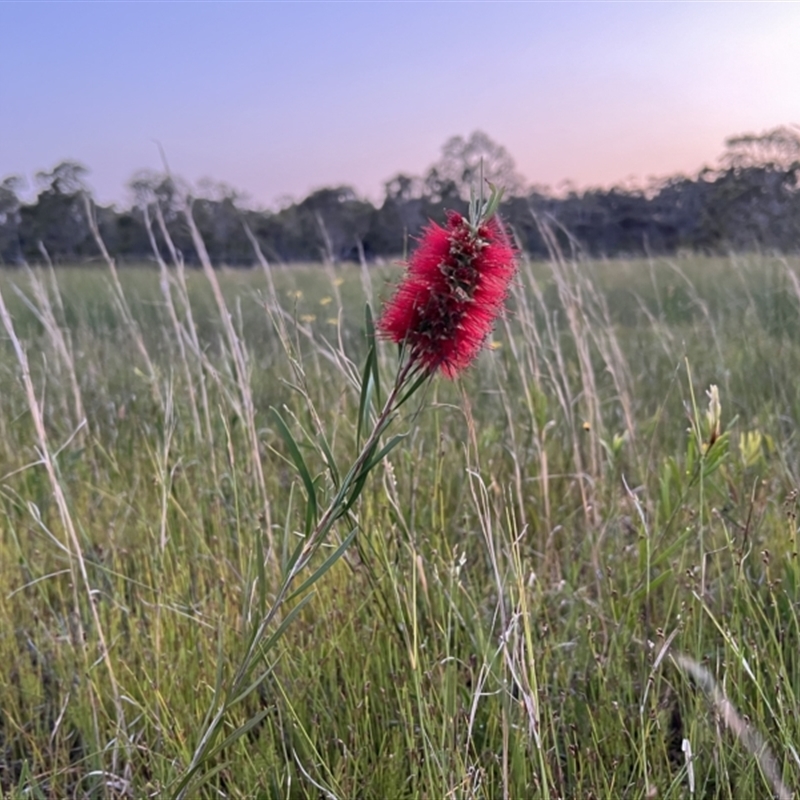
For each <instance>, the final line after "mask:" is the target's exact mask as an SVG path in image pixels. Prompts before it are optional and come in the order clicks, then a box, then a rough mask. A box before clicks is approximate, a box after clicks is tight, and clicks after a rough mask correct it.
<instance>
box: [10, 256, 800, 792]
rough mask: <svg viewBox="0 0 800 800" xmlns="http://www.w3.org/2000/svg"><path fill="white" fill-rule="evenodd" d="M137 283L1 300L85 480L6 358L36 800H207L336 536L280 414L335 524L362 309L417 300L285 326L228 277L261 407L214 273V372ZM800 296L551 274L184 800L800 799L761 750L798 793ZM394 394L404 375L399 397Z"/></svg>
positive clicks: (752, 279) (279, 294)
mask: <svg viewBox="0 0 800 800" xmlns="http://www.w3.org/2000/svg"><path fill="white" fill-rule="evenodd" d="M119 276H120V282H121V290H122V294H120V293H119V292H118V291H117V290H116V289H115V288H114V285H113V283H112V282H111V281H110V275H109V272H108V271H107V270H106V269H105V268H104V267H100V266H98V267H92V268H86V267H82V268H64V269H59V270H58V271H57V280H58V291H56V290H55V287H54V285H52V284H51V283H50V275H49V273H47V272H46V271H41V272H38V271H37V272H36V273H35V275H34V278H33V281H34V282H36V281H38V282H39V287H40V289H41V292H40V295H39V299H38V300H36V299H35V295H34V285H33V283H31V278H29V276H28V275H27V274H26V273H25V272H23V271H6V272H3V273H0V292H2V295H3V297H4V299H5V303H6V305H7V306H8V308H9V311H10V313H11V315H12V317H13V320H14V326H15V330H16V333H17V335H18V336H19V337H20V338H21V339H22V341H23V343H24V345H25V348H26V352H27V357H28V360H29V362H30V372H31V380H32V386H33V389H34V398H35V399H34V402H35V405H36V408H37V409H38V410H39V412H40V413H41V415H42V418H43V421H44V425H45V430H46V436H47V446H48V450H49V453H50V454H51V455H52V464H53V475H52V476H49V475H48V472H47V470H46V468H45V465H44V464H43V463H42V461H43V459H42V454H41V452H40V447H39V442H38V440H37V434H36V430H35V425H34V412H33V409H32V407H31V399H30V398H29V397H28V396H27V395H26V393H25V389H24V386H23V382H22V377H21V376H22V373H21V366H20V363H19V359H18V356H17V355H16V353H15V351H14V348H13V346H12V341H11V340H10V338H9V337H8V336H6V331H5V328H3V327H2V326H0V387H1V388H0V787H1V788H2V791H3V793H4V794H5V796H7V797H11V798H17V797H19V798H23V797H25V798H28V797H45V798H64V797H73V796H75V797H90V798H95V797H97V798H103V797H136V798H139V797H147V796H162V797H169V796H171V794H172V793H174V792H175V790H176V787H177V786H178V782H179V781H180V780H181V778H182V777H183V776H184V775H185V773H186V770H187V768H188V766H189V764H190V763H191V762H192V758H193V755H194V754H195V751H196V748H197V745H198V742H199V740H200V737H201V735H202V731H203V721H204V719H205V718H206V715H207V714H208V713H209V710H210V709H211V710H212V711H213V710H214V709H215V702H217V701H218V700H219V698H220V696H221V695H222V694H224V691H225V688H226V687H227V686H230V683H231V681H232V679H233V675H234V673H235V671H236V669H237V667H238V666H239V665H240V663H241V661H242V659H243V657H244V654H245V652H246V649H247V645H248V635H249V633H250V632H251V631H252V630H253V627H254V626H255V625H256V624H257V622H258V620H259V619H262V618H263V616H264V614H265V613H266V611H267V610H268V608H269V607H270V604H271V601H272V600H273V599H274V597H275V594H276V592H277V590H278V586H279V578H280V575H281V574H282V573H283V572H285V570H286V568H287V562H288V560H289V558H290V554H291V552H292V551H293V550H294V548H295V547H296V546H297V543H298V542H299V541H300V536H301V532H302V531H303V529H304V526H305V520H306V506H305V503H306V494H305V491H306V490H305V487H304V484H303V481H302V480H301V478H300V476H299V475H298V474H297V470H296V469H295V467H294V464H293V463H292V459H291V454H290V453H289V451H288V450H287V446H286V443H285V441H284V439H283V438H282V437H281V435H280V432H279V431H278V430H277V428H276V425H275V420H274V417H273V416H272V415H271V413H270V412H269V409H270V407H275V408H278V409H280V410H281V414H282V416H283V419H284V420H286V422H287V424H288V426H289V428H290V430H291V431H292V435H293V436H294V437H295V440H296V441H297V442H298V443H299V447H300V451H301V453H302V456H303V458H304V460H305V463H306V464H307V466H308V470H309V472H310V474H311V476H312V479H313V481H314V487H315V492H316V494H317V496H318V500H319V502H320V504H321V506H322V507H324V506H325V505H326V504H327V503H328V502H329V501H330V499H331V497H332V496H333V493H334V487H333V484H332V480H331V478H330V474H329V472H328V470H327V469H326V465H325V460H324V457H323V452H322V450H321V449H320V445H319V433H320V432H321V431H324V433H325V435H326V437H327V441H328V442H329V445H330V449H331V451H332V454H333V456H334V458H335V460H336V463H337V464H338V465H339V469H340V471H346V469H347V468H348V466H349V464H350V463H352V461H353V460H354V458H355V457H356V455H357V432H356V419H357V416H358V410H359V386H358V379H357V378H358V375H359V374H360V369H361V367H362V365H363V362H364V359H365V357H366V354H367V342H366V341H365V337H364V305H365V293H369V292H371V291H374V293H375V297H374V299H375V301H376V307H377V300H378V298H379V297H380V296H384V297H385V296H386V295H387V292H388V287H389V283H390V281H392V280H394V279H395V278H396V277H397V273H396V271H394V270H392V269H386V270H383V271H374V272H373V273H372V274H371V276H370V279H371V284H372V287H371V288H370V287H369V286H368V285H365V278H364V276H363V274H362V271H361V270H360V269H359V268H357V267H350V266H343V267H336V268H327V269H326V268H322V267H319V266H308V267H296V268H291V269H289V268H287V269H282V270H275V271H274V273H273V277H274V282H275V295H274V296H273V295H271V293H270V291H269V289H268V283H267V281H266V278H265V275H264V273H263V272H262V271H260V270H258V271H240V272H225V271H223V272H221V273H220V274H219V280H220V284H221V288H222V291H223V295H224V299H225V302H226V305H227V308H228V310H229V311H230V315H231V320H232V323H233V329H234V330H235V332H236V335H237V341H241V342H243V356H242V361H240V362H238V366H241V364H244V366H245V372H246V375H245V376H244V377H243V376H242V374H240V372H239V371H237V369H238V366H237V361H236V356H235V354H234V352H233V348H234V347H235V345H233V344H232V340H231V338H230V332H229V331H228V332H226V328H225V325H224V324H223V321H222V317H221V315H220V311H219V309H218V306H217V304H216V301H215V299H214V296H213V293H212V291H211V288H210V286H209V283H208V281H207V279H206V277H205V276H204V274H203V273H202V272H190V273H187V284H186V287H187V294H186V297H187V298H188V301H189V305H190V308H191V320H190V319H189V317H188V315H187V308H186V307H185V305H184V304H183V302H182V297H183V295H182V294H181V292H180V286H179V285H178V283H177V282H176V283H175V284H174V285H173V286H172V290H171V297H172V299H173V303H174V306H175V313H176V316H177V318H178V323H179V325H182V326H183V331H184V333H183V334H181V335H182V336H184V339H183V342H182V345H183V346H182V347H181V342H180V341H179V336H178V334H176V331H175V328H174V325H173V322H172V320H171V318H170V315H169V313H168V308H167V305H166V303H165V298H164V295H163V294H162V292H161V290H160V288H159V276H158V272H157V271H155V270H149V269H147V268H144V267H142V268H126V269H122V270H120V273H119ZM798 276H800V262H798V261H797V260H788V261H787V260H784V259H779V258H770V257H767V256H747V257H744V256H741V257H739V256H736V257H731V258H725V259H701V258H687V259H682V260H675V261H665V260H656V261H654V262H652V263H648V262H578V263H572V262H563V263H558V262H556V263H553V264H534V265H530V264H525V265H523V268H522V270H521V272H520V276H519V279H518V280H517V282H516V284H515V287H514V290H513V296H512V298H511V299H510V303H509V307H510V310H509V313H508V315H507V318H506V320H505V321H504V322H501V323H500V324H499V325H498V328H497V330H496V332H495V335H494V345H493V349H491V350H489V351H487V352H486V353H484V354H482V355H481V357H480V359H479V361H478V363H477V364H476V366H475V367H474V368H472V369H471V370H470V371H469V372H468V373H467V374H466V375H465V376H464V377H463V378H462V379H460V380H459V381H457V382H449V381H446V380H442V379H436V380H434V381H433V382H432V383H431V384H430V386H429V387H428V388H426V389H425V390H424V392H423V395H424V399H423V400H422V401H418V400H415V402H414V403H410V404H409V407H408V408H407V410H405V407H404V413H403V414H401V415H400V417H399V418H398V419H397V420H396V421H395V423H394V426H393V428H392V431H391V432H390V433H402V432H408V434H409V435H408V437H407V438H406V439H405V440H404V442H403V443H402V444H401V445H400V446H399V447H398V448H396V449H395V450H393V451H392V453H391V454H390V455H389V456H388V458H387V459H386V460H385V461H384V462H383V464H381V465H380V466H378V467H377V468H376V469H375V470H374V471H373V472H372V474H371V475H370V478H369V480H368V482H367V484H366V488H365V489H364V492H363V494H362V495H361V496H360V498H359V500H358V502H357V503H356V505H355V506H354V509H353V511H354V520H355V521H356V523H357V534H356V538H355V540H354V543H353V545H352V546H351V547H350V548H349V550H348V551H347V552H346V553H345V555H344V557H343V558H341V559H340V560H339V561H337V562H336V563H335V564H334V565H333V566H332V567H331V569H330V570H329V571H327V572H326V573H325V574H324V575H323V576H322V577H321V578H320V579H319V580H318V581H317V582H316V583H315V584H314V585H313V587H312V588H311V589H310V590H309V593H310V594H311V597H310V599H309V600H308V602H307V603H306V604H305V605H303V607H302V608H300V609H299V610H298V611H297V615H296V616H295V617H294V619H293V620H292V621H291V624H289V625H288V626H287V627H286V629H285V631H284V633H283V635H282V636H281V637H280V638H278V639H277V640H276V641H275V643H274V644H273V646H272V647H271V648H270V649H269V650H265V651H264V652H263V655H262V657H260V658H259V659H258V662H257V664H256V667H255V672H254V676H255V677H260V678H261V682H260V683H259V684H258V686H257V687H256V688H255V689H254V691H253V692H251V693H250V694H248V695H247V696H246V697H245V698H244V699H243V700H242V701H241V702H239V703H236V704H234V705H233V707H232V708H231V709H230V711H229V712H228V713H226V714H225V718H224V729H223V731H222V735H221V736H220V738H219V739H218V742H221V741H222V739H223V738H224V737H225V736H227V735H228V734H236V732H237V729H238V728H239V727H240V726H245V725H246V723H247V721H248V720H255V723H254V724H253V725H252V726H251V727H249V728H246V729H245V730H243V731H242V730H240V731H239V732H240V734H241V735H238V736H237V735H232V737H231V741H230V743H229V744H228V745H227V746H225V747H223V748H221V749H218V750H217V751H215V752H213V753H212V754H211V755H210V756H208V757H206V758H204V759H203V760H202V763H201V765H200V769H199V770H198V772H197V775H196V780H195V782H194V783H193V784H192V785H191V788H190V791H189V794H188V795H187V796H189V797H192V798H218V797H229V798H318V797H336V798H341V799H344V798H364V799H365V800H367V799H368V798H390V800H392V799H394V798H398V799H399V798H429V800H434V798H437V799H438V798H463V799H464V800H466V799H467V798H521V797H533V798H536V797H542V798H550V797H563V798H591V797H595V798H632V799H633V798H642V800H645V798H655V797H658V798H686V797H700V798H730V800H741V799H742V798H761V797H769V796H772V792H773V788H772V787H771V786H770V778H769V776H768V775H766V774H765V771H768V770H769V766H767V767H764V763H765V762H764V761H763V760H762V761H761V762H759V760H758V759H757V758H756V757H755V756H754V754H753V752H752V750H754V749H759V750H760V743H759V742H756V744H754V740H753V737H754V736H755V735H756V734H758V735H760V736H761V737H763V738H764V740H765V741H766V743H767V744H768V746H769V749H770V750H771V752H772V754H773V755H774V757H775V759H776V761H777V765H778V770H779V772H780V773H781V775H782V778H783V781H784V782H785V784H786V785H787V786H788V787H789V789H796V788H797V787H798V786H800V781H799V780H798V775H800V757H799V756H798V749H800V722H799V721H798V717H797V709H798V707H800V706H799V705H798V697H797V692H798V691H800V615H799V614H798V606H797V604H798V600H800V594H799V591H800V589H799V586H798V584H799V583H800V565H798V558H797V549H798V548H797V520H796V516H795V514H796V500H797V492H796V489H797V486H798V476H797V472H798V468H799V465H800V453H798V436H797V432H796V425H797V420H798V416H800V381H798V379H797V375H798V374H799V372H800V324H799V322H800V317H799V316H798V314H799V312H800V299H799V298H800V283H797V282H796V281H797V277H798ZM173 277H174V276H173ZM15 287H16V289H18V290H20V291H21V292H24V293H25V294H26V296H27V297H28V298H29V299H30V302H31V303H32V304H33V306H34V308H35V309H36V311H37V314H38V315H39V316H40V317H42V318H44V320H45V322H46V321H47V319H48V313H49V314H50V315H51V316H50V317H49V319H50V322H51V325H50V327H48V325H46V324H45V322H43V321H42V319H37V314H35V313H34V311H33V310H31V308H30V307H29V306H27V305H26V304H25V303H24V302H23V300H22V298H21V297H20V296H19V295H18V293H17V291H16V290H15ZM44 296H46V297H49V300H50V308H51V310H50V312H48V311H47V309H46V307H45V306H43V304H42V302H43V301H42V297H44ZM276 300H277V303H278V305H279V306H280V308H281V309H282V311H283V312H284V313H281V312H280V311H279V310H278V307H277V306H276ZM265 305H266V306H267V308H265ZM268 312H269V313H268ZM276 320H283V325H284V326H285V334H286V338H285V339H284V341H283V342H282V341H281V338H280V337H279V336H278V334H277V332H276V329H275V325H274V321H276ZM54 326H55V327H54ZM58 331H60V332H61V334H60V335H61V337H62V338H61V339H59V333H58ZM193 337H196V342H197V344H198V345H199V347H198V348H197V349H195V347H194V345H193V343H192V342H193V340H194V339H193ZM59 342H61V343H62V344H59ZM292 359H294V365H293V364H292ZM245 362H246V363H245ZM395 367H396V353H395V351H394V348H393V347H392V346H389V345H388V344H383V345H381V346H380V349H379V368H380V373H381V379H382V382H383V384H384V385H387V384H388V383H390V381H391V379H392V376H393V373H394V370H395ZM73 375H74V379H73ZM711 384H715V385H717V386H718V387H719V394H720V398H721V403H722V436H721V438H719V439H717V441H715V442H714V443H713V445H712V446H711V447H710V448H709V447H708V446H707V445H708V437H709V425H708V421H707V420H706V410H707V408H708V398H707V396H706V390H707V389H708V388H709V386H710V385H711ZM418 397H419V396H418ZM248 398H249V399H250V400H251V401H252V407H253V414H252V418H250V417H249V416H248V411H247V402H248ZM80 410H82V412H83V414H80V413H79V411H80ZM82 416H85V418H86V424H85V425H84V426H83V427H79V424H78V423H79V422H80V418H81V417H82ZM259 470H261V475H262V476H263V480H262V477H260V475H259ZM54 482H55V483H54ZM56 485H57V486H58V488H59V490H60V491H61V492H62V493H63V498H64V504H63V506H62V507H61V509H60V508H59V505H58V502H57V498H56V496H55V492H54V488H55V486H56ZM70 526H72V529H73V534H72V537H71V535H70V532H69V529H70ZM348 530H349V529H348V528H347V527H346V526H344V525H342V526H341V529H339V528H337V530H336V532H335V535H334V536H333V537H332V538H331V540H330V543H329V544H328V545H326V549H325V550H324V551H323V552H322V553H321V554H320V555H319V556H318V558H317V560H316V561H315V564H316V565H317V566H319V564H320V563H322V561H323V560H324V558H325V555H326V553H328V552H332V550H333V549H334V547H335V544H336V542H337V541H339V540H341V539H342V538H343V537H344V536H345V535H346V534H347V533H348ZM82 568H83V569H85V573H86V579H84V577H83V576H82V571H81V570H82ZM300 601H301V598H300V597H297V598H294V599H292V600H290V601H289V602H288V604H287V605H286V606H285V607H281V615H279V617H278V620H280V619H282V618H285V616H286V614H288V613H289V611H290V610H291V609H292V608H294V607H296V606H297V605H298V603H299V602H300ZM276 624H279V623H278V622H277V621H276ZM274 628H275V626H272V627H271V628H270V630H269V631H268V632H267V633H268V634H270V633H272V632H273V631H274ZM103 641H104V642H105V644H106V646H107V654H106V653H104V652H103V648H102V642H103ZM682 659H683V660H682ZM700 667H702V668H703V669H704V670H705V671H706V673H704V674H700V673H699V672H698V669H699V668H700ZM693 670H694V677H693V676H692V671H693ZM704 675H705V677H708V676H711V677H713V679H714V681H715V682H716V687H717V689H718V690H719V691H724V692H725V693H726V695H727V697H728V698H729V700H730V703H731V704H732V706H733V708H734V709H735V712H731V713H735V714H736V715H737V716H736V718H733V717H731V716H730V715H729V716H728V717H727V721H726V718H725V714H724V707H723V704H722V701H721V699H720V697H717V699H716V702H715V701H714V700H713V698H712V697H711V696H710V693H709V692H710V688H709V687H707V688H708V689H709V691H703V689H702V688H701V684H702V683H703V681H704ZM737 720H738V721H739V722H740V723H741V725H740V727H739V731H738V734H737V732H736V730H735V729H736V726H737ZM684 740H686V742H688V745H689V746H690V748H691V753H692V761H691V773H692V774H691V776H690V774H689V770H688V768H687V759H686V755H685V752H684V749H682V748H685V746H686V744H685V742H684ZM690 778H691V780H690Z"/></svg>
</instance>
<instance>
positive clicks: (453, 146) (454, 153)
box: [425, 131, 525, 200]
mask: <svg viewBox="0 0 800 800" xmlns="http://www.w3.org/2000/svg"><path fill="white" fill-rule="evenodd" d="M481 162H483V177H484V179H485V180H488V181H491V182H492V183H495V184H496V185H498V186H502V187H503V188H504V189H505V192H506V195H508V196H514V195H519V194H521V193H522V191H523V189H524V186H525V179H524V178H523V177H522V176H521V175H520V174H519V173H518V172H517V170H516V165H515V164H514V159H513V158H512V157H511V155H510V154H509V152H508V151H507V150H506V149H505V147H503V146H502V145H499V144H497V142H495V141H494V140H493V139H491V138H490V137H489V136H487V135H486V134H485V133H484V132H483V131H473V133H471V134H470V136H469V138H468V139H464V137H463V136H453V137H451V138H450V139H448V140H447V141H446V142H445V143H444V145H443V146H442V154H441V157H440V158H439V160H438V161H437V162H436V163H435V164H433V166H431V168H430V169H429V170H428V173H427V175H426V176H425V184H426V187H427V188H428V191H429V192H430V193H431V194H432V195H438V196H439V197H443V198H446V197H448V196H450V195H451V194H453V193H455V194H457V195H458V196H459V197H460V198H461V199H462V200H468V199H469V192H470V189H471V188H475V189H476V190H477V189H478V188H479V187H478V182H479V179H480V175H481ZM453 189H454V190H455V191H453Z"/></svg>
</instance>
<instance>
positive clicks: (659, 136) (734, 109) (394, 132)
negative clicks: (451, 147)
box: [0, 0, 800, 205]
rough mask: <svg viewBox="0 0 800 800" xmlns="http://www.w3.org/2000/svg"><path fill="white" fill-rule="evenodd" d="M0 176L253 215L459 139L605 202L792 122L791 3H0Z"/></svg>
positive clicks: (795, 74) (416, 167) (799, 81)
mask: <svg viewBox="0 0 800 800" xmlns="http://www.w3.org/2000/svg"><path fill="white" fill-rule="evenodd" d="M0 30H2V31H3V34H4V35H3V47H2V48H0V75H2V80H0V108H2V109H3V125H2V126H0V179H2V178H3V177H5V176H7V175H10V174H15V173H16V174H23V175H26V176H27V177H28V178H29V180H30V179H31V178H32V176H33V175H34V173H35V172H36V171H38V170H41V169H50V168H52V167H53V166H54V165H55V164H56V163H58V161H60V160H62V159H64V158H74V159H77V160H79V161H82V162H83V163H85V164H86V165H87V166H88V167H89V168H90V169H91V175H90V182H91V185H92V186H93V187H94V189H95V191H96V193H97V196H98V198H99V199H100V200H101V201H102V202H110V201H118V202H125V201H127V200H128V196H127V194H126V190H125V183H126V182H127V180H128V179H129V178H130V177H131V175H132V173H133V172H134V171H135V170H136V169H139V168H151V169H158V168H159V166H160V162H159V156H158V151H157V149H156V147H155V145H154V144H153V140H158V141H160V142H161V143H162V144H163V145H164V147H165V149H166V151H167V154H168V157H169V159H170V162H171V166H172V168H173V169H174V170H175V171H176V172H177V173H179V174H182V175H183V176H184V177H186V178H188V179H189V180H191V181H197V180H199V179H200V178H202V177H204V176H210V177H212V178H214V179H216V180H220V181H226V182H228V183H230V184H232V185H233V186H235V187H237V188H238V189H241V190H244V191H246V192H247V193H248V194H249V196H250V197H251V200H252V203H253V204H254V205H274V204H275V203H276V202H278V200H279V198H281V197H285V196H292V197H295V198H300V197H302V196H304V195H305V194H306V193H308V192H309V191H310V190H312V189H313V188H317V187H320V186H325V185H333V184H340V183H348V184H351V185H353V186H354V187H355V188H356V189H357V190H358V191H359V192H361V193H362V194H365V195H367V196H369V197H370V198H371V199H373V200H379V199H380V197H381V195H382V184H383V182H384V181H385V180H387V179H388V178H390V177H391V176H392V175H393V174H395V173H397V172H399V171H404V172H408V173H417V174H419V173H422V172H423V171H424V170H425V169H426V168H427V167H428V166H429V165H430V164H431V163H432V162H433V161H435V160H436V158H437V156H438V153H439V149H440V147H441V145H442V144H443V142H444V141H445V140H446V139H447V138H449V137H450V136H452V135H454V134H461V135H463V136H467V135H469V133H470V132H471V131H473V130H475V129H481V130H484V131H486V132H487V133H488V134H489V135H490V136H491V137H492V138H493V139H495V140H496V141H497V142H499V143H501V144H503V145H504V146H505V147H506V148H507V149H508V150H509V151H510V152H511V154H512V155H513V156H514V158H515V159H516V161H517V166H518V168H519V171H520V172H522V174H523V175H525V176H526V178H527V179H528V180H529V181H530V182H531V183H536V184H546V185H550V186H552V187H554V188H557V187H558V186H559V185H561V184H562V183H563V182H564V181H572V182H574V183H575V184H576V185H577V186H579V187H585V186H596V185H605V186H607V185H611V184H614V183H619V182H623V181H626V180H627V179H629V178H634V179H635V180H636V181H638V182H645V181H646V180H647V179H648V177H650V176H664V175H667V174H672V173H675V172H684V173H690V174H691V173H694V172H696V171H697V170H698V169H699V168H700V167H702V166H703V165H704V164H709V165H711V164H714V163H715V161H716V159H717V157H718V156H719V155H720V154H721V152H722V150H723V147H724V139H725V138H726V137H727V136H730V135H732V134H736V133H742V132H749V131H756V132H757V131H763V130H766V129H768V128H772V127H775V126H777V125H780V124H789V123H793V122H800V44H798V32H800V4H798V3H767V2H759V3H702V2H693V3H657V2H654V3H622V2H620V3H600V2H584V3H581V2H576V3H569V2H563V1H562V2H558V3H534V2H516V3H502V2H497V1H496V0H494V2H486V3H483V2H473V3H459V2H438V3H432V2H409V0H405V1H404V2H401V3H392V2H383V3H380V2H316V3H315V2H286V3H230V2H228V3H223V2H219V3H143V2H140V3H89V2H85V3H77V2H61V3H42V2H37V3H26V2H6V3H2V4H0Z"/></svg>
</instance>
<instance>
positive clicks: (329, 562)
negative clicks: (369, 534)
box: [286, 528, 358, 601]
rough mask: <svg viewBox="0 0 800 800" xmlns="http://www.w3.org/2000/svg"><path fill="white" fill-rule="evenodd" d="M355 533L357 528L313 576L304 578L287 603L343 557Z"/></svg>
mask: <svg viewBox="0 0 800 800" xmlns="http://www.w3.org/2000/svg"><path fill="white" fill-rule="evenodd" d="M357 531H358V528H353V530H351V531H350V533H348V534H347V536H345V537H344V539H343V540H342V543H341V544H340V545H339V546H338V547H337V548H336V549H335V550H334V551H333V552H332V553H331V554H330V555H329V556H328V557H327V558H326V559H325V561H324V562H323V563H322V564H321V565H320V566H319V567H318V568H317V569H316V570H315V571H314V574H313V575H311V576H309V577H308V578H306V579H305V580H304V581H303V583H302V584H300V586H299V587H298V588H297V589H295V590H294V591H293V592H292V593H291V595H289V597H287V598H286V599H287V601H289V600H292V599H293V598H295V597H297V596H298V595H301V594H302V593H303V592H304V591H305V590H306V589H308V588H309V587H310V586H313V585H314V584H315V583H316V582H317V581H318V580H319V579H320V578H321V577H322V576H323V575H324V574H325V573H326V572H327V571H328V570H329V569H330V568H331V567H332V566H333V565H334V564H335V563H336V562H337V561H338V560H339V559H340V558H341V557H342V556H343V555H344V552H345V550H347V548H348V547H350V544H351V542H352V541H353V539H354V538H355V535H356V533H357Z"/></svg>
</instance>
